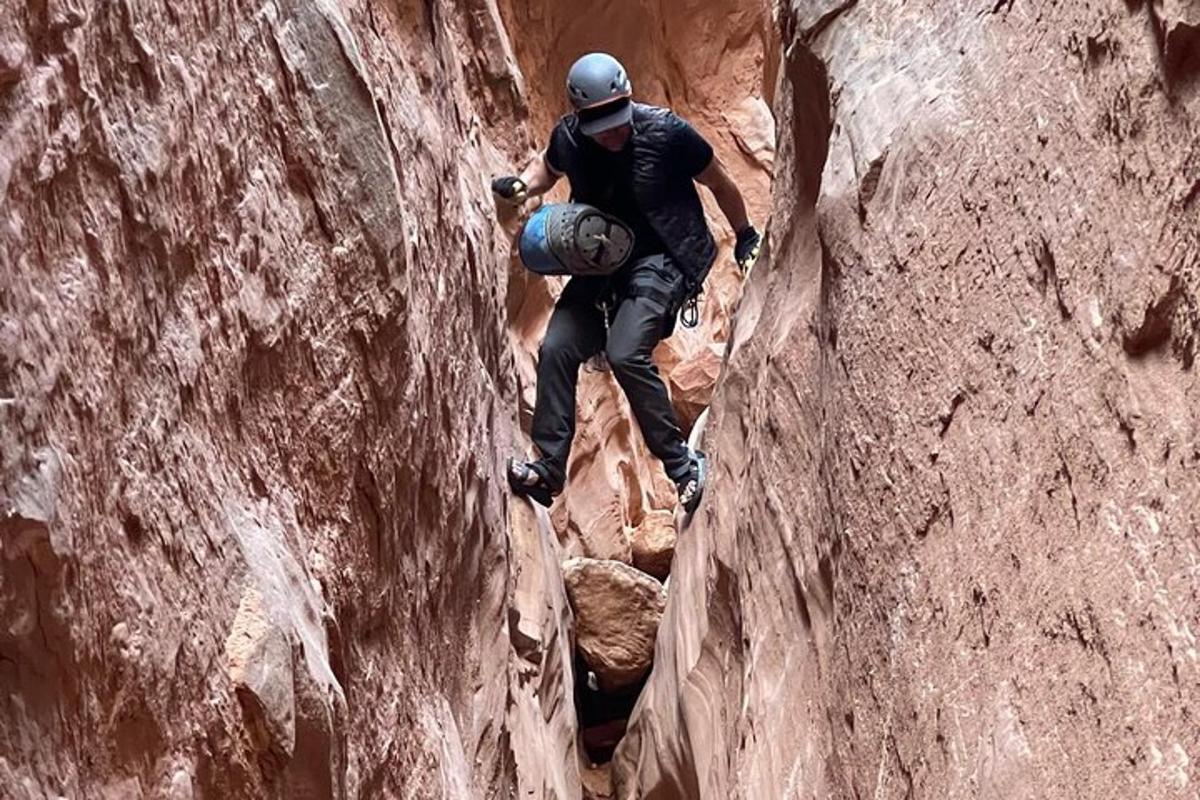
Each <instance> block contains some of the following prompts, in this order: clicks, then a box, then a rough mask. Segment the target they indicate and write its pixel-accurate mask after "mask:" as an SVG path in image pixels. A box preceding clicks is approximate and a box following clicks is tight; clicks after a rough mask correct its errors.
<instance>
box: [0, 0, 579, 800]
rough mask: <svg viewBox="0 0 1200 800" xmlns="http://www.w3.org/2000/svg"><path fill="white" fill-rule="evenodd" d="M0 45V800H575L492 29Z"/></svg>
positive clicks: (226, 17) (103, 21)
mask: <svg viewBox="0 0 1200 800" xmlns="http://www.w3.org/2000/svg"><path fill="white" fill-rule="evenodd" d="M2 10H3V13H0V207H2V208H3V209H4V211H3V217H2V219H0V619H3V620H4V624H3V626H0V787H3V788H2V789H0V794H3V795H4V796H5V797H17V798H43V797H68V798H76V797H102V798H118V797H119V798H122V800H126V799H128V798H138V797H172V798H188V797H229V798H270V797H313V798H319V797H390V796H418V797H455V798H465V797H491V796H508V794H509V793H510V792H515V793H517V794H519V795H520V796H522V797H526V796H537V797H559V798H565V797H576V796H578V794H579V792H580V786H579V776H578V770H577V767H576V762H577V758H576V756H575V755H574V753H575V743H574V737H575V732H574V731H575V727H576V726H575V722H574V711H573V708H572V703H571V697H572V693H571V669H572V667H571V653H570V645H569V640H570V631H569V608H568V606H567V602H566V597H565V593H564V590H563V588H562V583H561V575H560V572H559V567H558V564H559V561H560V559H561V557H562V556H561V554H560V553H559V552H558V551H557V550H556V549H555V545H554V542H553V539H552V538H547V531H548V525H547V523H546V520H545V519H544V517H543V518H540V522H539V521H535V518H534V517H533V516H532V515H529V516H528V517H525V518H522V517H521V516H520V512H519V511H518V512H517V513H516V514H515V515H514V517H513V519H512V526H513V530H512V532H511V538H510V536H509V531H508V529H507V526H508V522H507V515H506V505H507V500H506V497H507V495H506V491H505V487H504V485H503V482H502V481H499V480H497V478H496V476H497V475H498V474H501V472H502V464H503V457H504V455H505V454H507V452H508V451H509V450H510V449H511V448H512V447H514V446H515V445H516V439H517V434H516V431H515V429H514V426H513V425H512V422H511V420H512V417H513V415H512V413H511V412H512V409H514V408H516V405H517V384H516V380H515V371H514V362H513V359H512V357H511V355H510V354H509V341H508V338H507V335H506V334H507V332H506V326H505V321H504V314H503V298H504V297H505V293H506V285H505V284H506V279H507V275H506V270H505V269H504V268H503V267H502V266H500V265H502V264H503V263H504V259H505V258H506V256H507V252H508V243H507V241H505V240H504V238H503V236H502V232H501V231H500V230H499V229H498V228H497V227H496V226H495V225H494V223H493V221H492V218H493V215H494V209H493V207H492V202H491V198H490V196H489V193H488V190H487V178H488V176H489V175H491V174H494V173H495V172H497V171H498V170H499V169H500V168H501V166H502V165H503V164H504V163H505V162H507V161H509V160H510V159H511V158H512V156H513V155H514V153H515V152H516V151H517V150H519V149H520V148H522V147H523V146H524V145H523V143H522V140H521V134H520V126H521V124H522V122H521V120H522V119H523V118H524V117H526V116H527V115H528V113H529V111H528V108H527V105H526V103H527V99H526V98H525V96H524V94H523V92H524V88H523V87H524V82H523V78H522V76H521V74H520V72H519V71H518V70H517V68H516V63H515V61H514V59H513V56H512V50H511V46H510V44H509V41H508V37H507V34H506V32H505V30H504V28H503V26H502V23H501V20H500V17H499V13H498V10H497V8H496V6H495V4H494V3H489V2H463V3H449V4H435V5H425V4H420V3H413V2H407V1H404V2H399V3H392V4H384V5H380V4H372V3H360V2H356V0H346V1H345V2H337V1H336V0H269V1H268V2H266V3H261V4H256V5H253V6H250V5H239V4H236V3H233V4H229V3H216V4H214V3H209V2H190V1H189V0H184V1H183V2H171V3H164V2H159V1H158V0H137V1H136V2H133V1H131V2H117V3H102V2H93V1H92V0H79V1H78V2H70V3H63V2H49V3H32V4H22V3H16V2H7V3H4V4H3V9H2ZM506 149H507V152H506V151H505V150H506ZM539 525H540V527H539Z"/></svg>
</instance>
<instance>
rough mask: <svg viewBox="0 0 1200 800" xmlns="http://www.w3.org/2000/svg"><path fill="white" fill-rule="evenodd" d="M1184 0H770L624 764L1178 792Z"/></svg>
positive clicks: (1183, 658) (830, 787) (1194, 208)
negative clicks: (759, 105) (764, 141)
mask: <svg viewBox="0 0 1200 800" xmlns="http://www.w3.org/2000/svg"><path fill="white" fill-rule="evenodd" d="M1194 8H1195V6H1194V4H1193V5H1188V4H1184V3H1152V4H1150V3H1146V4H1144V3H1092V2H1082V1H1081V2H1060V3H1039V4H1031V3H1022V2H1020V0H1017V2H999V3H991V2H989V3H969V2H936V3H934V2H917V3H912V2H910V3H903V4H901V3H867V2H859V3H855V2H853V0H851V2H839V3H835V2H828V3H821V2H815V3H793V4H792V5H791V6H790V7H788V8H784V9H781V18H780V27H781V34H782V35H783V37H784V45H785V53H786V57H785V68H784V70H783V72H782V75H783V86H782V87H781V90H780V92H779V95H778V97H777V101H776V106H775V110H776V115H777V124H778V127H779V130H780V150H779V153H778V155H777V171H776V185H775V198H776V201H775V202H776V204H775V216H774V218H773V220H772V226H771V236H772V247H771V253H770V255H769V257H768V258H767V259H766V260H765V261H764V262H762V263H760V264H759V266H758V267H756V269H755V271H754V273H753V274H752V276H751V278H750V281H749V284H748V286H747V289H746V296H745V298H744V300H743V303H742V305H741V307H740V308H739V309H738V311H737V315H736V318H735V330H734V333H733V337H732V344H731V346H730V349H731V353H730V356H729V358H728V362H727V364H726V368H725V374H724V376H723V377H722V381H721V384H720V385H719V386H718V389H717V393H716V396H715V398H714V401H713V411H712V417H711V419H710V421H709V422H708V425H707V428H706V431H705V442H706V444H707V446H708V449H709V451H710V452H714V453H716V469H715V472H716V476H715V484H714V486H713V487H712V494H711V495H710V497H709V499H708V501H707V502H706V505H705V507H704V508H703V509H702V511H701V513H700V514H699V515H698V516H697V518H696V520H695V521H694V522H693V523H692V525H691V526H690V528H688V529H687V530H686V531H683V532H681V538H680V543H679V545H678V546H677V550H676V554H675V563H674V568H673V572H672V578H671V592H670V596H669V600H668V603H667V607H666V612H665V615H664V617H663V622H662V625H661V627H660V634H659V637H658V647H657V652H656V664H655V670H654V673H653V675H652V677H651V680H650V682H649V684H648V686H647V688H646V689H645V691H644V693H643V695H642V700H641V704H640V706H639V708H638V709H637V710H636V711H635V713H634V718H633V719H632V720H631V724H630V732H629V733H628V734H627V736H626V738H625V740H624V741H623V742H622V744H621V745H620V748H619V749H618V752H617V756H616V758H617V763H616V779H617V783H618V786H619V787H620V793H619V796H620V797H629V798H632V797H644V798H667V797H671V798H674V797H722V798H727V797H737V798H743V797H744V798H764V797H812V798H824V797H847V798H848V797H860V798H864V797H872V798H902V797H938V798H959V797H974V798H1018V797H1019V798H1032V797H1039V798H1040V797H1048V798H1080V797H1112V798H1116V797H1120V798H1168V797H1191V796H1194V794H1195V792H1196V772H1195V763H1196V758H1197V753H1198V752H1200V734H1198V733H1197V730H1198V729H1197V727H1196V725H1195V720H1194V709H1195V706H1196V702H1197V700H1198V699H1200V693H1198V691H1197V687H1198V685H1200V684H1198V682H1197V659H1196V645H1195V632H1196V628H1197V625H1198V624H1200V619H1198V608H1200V606H1198V604H1197V592H1198V590H1200V582H1198V577H1197V573H1196V570H1195V565H1196V563H1197V557H1198V555H1200V553H1198V546H1197V541H1198V539H1197V534H1198V533H1200V530H1198V528H1197V525H1198V522H1197V508H1198V507H1200V477H1198V470H1197V467H1198V466H1200V461H1198V459H1200V451H1198V450H1197V434H1198V432H1200V431H1198V427H1197V414H1196V408H1197V401H1198V400H1200V383H1198V381H1197V379H1196V368H1195V365H1194V357H1195V350H1196V344H1197V335H1198V333H1200V316H1198V315H1200V305H1198V303H1197V291H1198V290H1200V275H1198V273H1197V259H1198V258H1200V222H1198V219H1200V217H1198V214H1200V206H1198V205H1197V197H1198V194H1200V193H1198V187H1200V127H1198V116H1197V112H1198V110H1200V100H1198V99H1197V78H1198V75H1197V71H1196V61H1195V54H1196V52H1197V50H1196V47H1197V28H1196V20H1197V17H1196V12H1195V10H1194ZM826 142H828V145H827V146H826Z"/></svg>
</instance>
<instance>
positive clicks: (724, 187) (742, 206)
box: [696, 155, 761, 272]
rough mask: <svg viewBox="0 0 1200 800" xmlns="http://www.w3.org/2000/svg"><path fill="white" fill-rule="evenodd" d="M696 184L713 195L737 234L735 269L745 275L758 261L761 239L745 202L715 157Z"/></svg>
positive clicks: (697, 177) (734, 249)
mask: <svg viewBox="0 0 1200 800" xmlns="http://www.w3.org/2000/svg"><path fill="white" fill-rule="evenodd" d="M696 180H697V181H698V182H699V183H702V184H704V185H705V186H707V187H708V188H709V191H711V192H712V193H713V197H714V198H716V201H717V205H718V206H720V207H721V213H723V214H724V215H725V219H727V220H729V225H730V227H732V228H733V232H734V233H735V234H737V244H736V245H734V248H733V258H734V260H735V261H737V264H738V268H739V269H741V271H742V272H746V271H747V270H749V269H750V267H751V266H753V265H754V262H755V260H756V259H757V258H758V251H759V244H760V241H761V239H760V237H759V235H758V231H756V230H755V229H754V226H753V225H751V224H750V220H749V218H748V217H747V216H746V201H745V200H743V199H742V192H741V190H740V189H738V187H737V184H736V183H734V182H733V178H731V177H729V173H728V172H726V171H725V168H724V167H723V166H722V165H721V160H720V159H719V158H717V157H716V155H714V156H713V157H712V160H711V161H710V162H709V163H708V166H707V167H705V168H704V170H703V171H702V172H701V173H700V174H699V175H697V176H696Z"/></svg>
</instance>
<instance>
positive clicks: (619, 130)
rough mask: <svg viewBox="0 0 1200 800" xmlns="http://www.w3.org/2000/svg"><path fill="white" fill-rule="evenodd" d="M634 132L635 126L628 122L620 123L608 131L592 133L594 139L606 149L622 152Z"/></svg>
mask: <svg viewBox="0 0 1200 800" xmlns="http://www.w3.org/2000/svg"><path fill="white" fill-rule="evenodd" d="M632 133H633V126H632V125H630V124H628V123H626V124H625V125H618V126H617V127H615V128H609V129H608V130H606V131H600V132H599V133H593V134H592V141H594V142H595V143H596V144H598V145H600V146H601V147H603V148H604V149H605V150H611V151H612V152H614V153H617V152H620V151H621V149H622V148H623V147H625V143H626V142H628V141H629V137H630V135H631V134H632Z"/></svg>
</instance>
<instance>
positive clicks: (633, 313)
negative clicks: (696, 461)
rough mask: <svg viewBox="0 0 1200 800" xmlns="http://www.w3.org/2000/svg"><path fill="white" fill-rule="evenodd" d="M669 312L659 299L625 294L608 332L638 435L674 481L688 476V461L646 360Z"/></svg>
mask: <svg viewBox="0 0 1200 800" xmlns="http://www.w3.org/2000/svg"><path fill="white" fill-rule="evenodd" d="M669 313H670V312H669V311H668V310H667V309H666V308H665V307H664V305H663V304H662V303H661V302H659V301H658V300H655V299H652V298H649V297H627V298H625V299H623V300H622V301H621V304H620V306H618V308H617V315H616V317H615V318H614V319H613V323H612V326H611V329H610V331H609V334H608V345H607V348H606V350H607V353H608V363H609V364H610V365H611V366H612V370H613V374H614V375H615V376H616V378H617V381H618V382H619V383H620V384H621V388H622V389H624V390H625V396H626V397H628V398H629V405H630V406H631V407H632V408H633V415H634V416H635V417H636V418H637V421H638V426H639V427H640V428H641V429H642V438H643V439H645V440H646V446H647V447H649V448H650V452H651V453H653V454H654V455H655V456H656V457H657V458H658V459H659V460H660V461H662V462H663V467H664V468H665V469H666V471H667V476H668V477H670V478H671V480H673V481H675V482H676V483H679V482H680V481H682V480H684V479H685V478H687V477H688V476H689V475H690V474H691V469H692V462H691V457H690V455H689V454H688V449H687V444H686V443H685V442H684V440H683V434H682V433H681V432H680V430H679V422H678V420H677V419H676V417H675V409H674V408H672V407H671V400H670V397H669V396H668V395H667V387H666V385H665V384H664V383H663V380H662V378H661V377H659V374H658V367H656V366H655V365H654V362H653V361H651V360H650V354H651V352H652V351H653V350H654V346H655V345H657V344H658V343H659V341H660V340H661V339H662V334H663V331H664V329H665V324H666V322H667V320H666V317H667V315H668V314H669Z"/></svg>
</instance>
